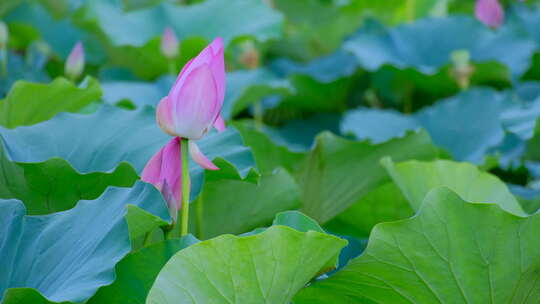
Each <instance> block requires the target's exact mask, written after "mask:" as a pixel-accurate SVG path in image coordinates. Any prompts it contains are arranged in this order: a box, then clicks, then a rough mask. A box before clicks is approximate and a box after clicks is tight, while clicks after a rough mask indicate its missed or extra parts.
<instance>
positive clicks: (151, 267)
mask: <svg viewBox="0 0 540 304" xmlns="http://www.w3.org/2000/svg"><path fill="white" fill-rule="evenodd" d="M197 242H198V240H197V239H196V238H194V237H193V236H192V235H187V236H185V237H183V238H181V239H173V240H167V241H164V242H160V243H157V244H153V245H151V246H149V247H145V248H143V249H140V250H138V251H135V252H131V253H129V254H128V255H126V256H125V257H124V259H123V260H122V261H120V262H119V263H118V264H117V265H116V280H115V281H114V283H112V284H111V285H108V286H103V287H101V288H100V289H99V290H98V291H97V293H96V294H95V295H94V296H92V298H90V300H88V302H86V303H87V304H101V303H130V304H142V303H144V302H145V300H146V296H147V295H148V291H149V290H150V287H152V284H153V283H154V280H155V279H156V277H157V275H158V273H159V271H160V270H161V268H163V266H164V265H165V263H167V261H168V260H169V259H170V258H171V257H172V256H173V255H174V254H175V253H177V252H178V251H180V250H182V249H184V248H186V247H188V246H191V245H193V244H195V243H197Z"/></svg>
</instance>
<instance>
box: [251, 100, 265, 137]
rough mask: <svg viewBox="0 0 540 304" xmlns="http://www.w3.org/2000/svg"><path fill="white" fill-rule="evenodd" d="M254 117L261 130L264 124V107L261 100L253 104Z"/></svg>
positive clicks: (258, 128) (256, 125)
mask: <svg viewBox="0 0 540 304" xmlns="http://www.w3.org/2000/svg"><path fill="white" fill-rule="evenodd" d="M253 118H254V119H255V127H256V128H257V130H259V131H260V130H261V129H262V126H263V109H262V104H261V101H260V100H258V101H257V102H255V103H254V104H253Z"/></svg>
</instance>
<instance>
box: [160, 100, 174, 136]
mask: <svg viewBox="0 0 540 304" xmlns="http://www.w3.org/2000/svg"><path fill="white" fill-rule="evenodd" d="M173 112H174V107H173V104H172V103H171V102H170V100H169V98H168V97H167V96H165V97H163V98H162V99H161V100H160V101H159V104H158V106H157V110H156V120H157V122H158V125H159V127H160V128H161V129H162V130H163V131H164V132H165V133H167V134H169V135H172V136H175V130H174V119H173Z"/></svg>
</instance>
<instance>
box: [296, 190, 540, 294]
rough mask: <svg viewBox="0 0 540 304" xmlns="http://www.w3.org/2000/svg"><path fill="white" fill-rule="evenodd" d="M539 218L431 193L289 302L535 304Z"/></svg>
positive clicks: (444, 192)
mask: <svg viewBox="0 0 540 304" xmlns="http://www.w3.org/2000/svg"><path fill="white" fill-rule="evenodd" d="M538 229H540V215H539V214H535V215H532V216H529V217H525V218H522V217H517V216H515V215H512V214H510V213H507V212H505V211H504V210H502V209H500V208H499V206H496V205H489V204H474V203H468V202H466V201H464V200H463V199H461V198H460V197H459V196H458V195H457V194H456V193H454V192H452V191H451V190H449V189H447V188H438V189H434V190H432V191H431V192H430V193H429V194H428V195H427V196H426V198H425V200H424V203H423V204H422V207H421V208H420V210H419V211H418V214H417V215H416V216H414V217H412V218H410V219H407V220H403V221H397V222H391V223H383V224H379V225H377V226H375V228H374V230H373V232H372V233H371V236H370V240H369V243H368V246H367V249H366V250H365V251H364V253H363V254H362V255H361V256H360V257H358V258H356V259H353V260H352V261H351V262H350V263H349V265H347V266H346V267H345V268H343V270H341V271H339V272H338V273H336V274H334V275H333V276H332V277H330V278H328V279H327V280H324V281H321V282H317V283H314V284H312V285H311V286H309V287H308V288H306V289H304V290H303V291H301V292H300V293H299V295H298V296H297V297H296V299H295V303H296V304H299V303H310V304H313V303H328V300H329V299H331V302H332V303H356V302H360V303H364V302H365V303H381V302H383V303H405V302H407V303H534V302H536V301H537V299H538V298H539V297H540V283H539V282H538V272H537V271H536V270H537V269H538V268H539V267H540V259H539V256H540V244H539V243H538V240H537V239H538V237H537V235H538Z"/></svg>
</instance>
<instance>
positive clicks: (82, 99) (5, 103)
mask: <svg viewBox="0 0 540 304" xmlns="http://www.w3.org/2000/svg"><path fill="white" fill-rule="evenodd" d="M100 96H101V89H100V87H99V84H98V82H97V81H96V80H95V79H93V78H87V79H86V80H85V81H84V82H83V86H82V87H80V88H78V87H76V86H75V85H74V84H73V83H72V82H71V81H68V80H66V79H64V78H57V79H55V80H54V81H53V82H51V83H49V84H41V83H32V82H26V81H19V82H16V83H15V84H14V85H13V87H12V88H11V90H10V91H9V94H8V96H7V97H6V98H5V99H4V100H2V101H0V125H3V126H5V127H8V128H15V127H18V126H27V125H33V124H36V123H39V122H42V121H46V120H49V119H51V118H52V117H53V116H54V115H56V114H57V113H59V112H77V111H79V110H81V109H82V108H83V107H85V106H87V105H88V104H89V103H91V102H92V101H96V100H98V99H99V97H100Z"/></svg>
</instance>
